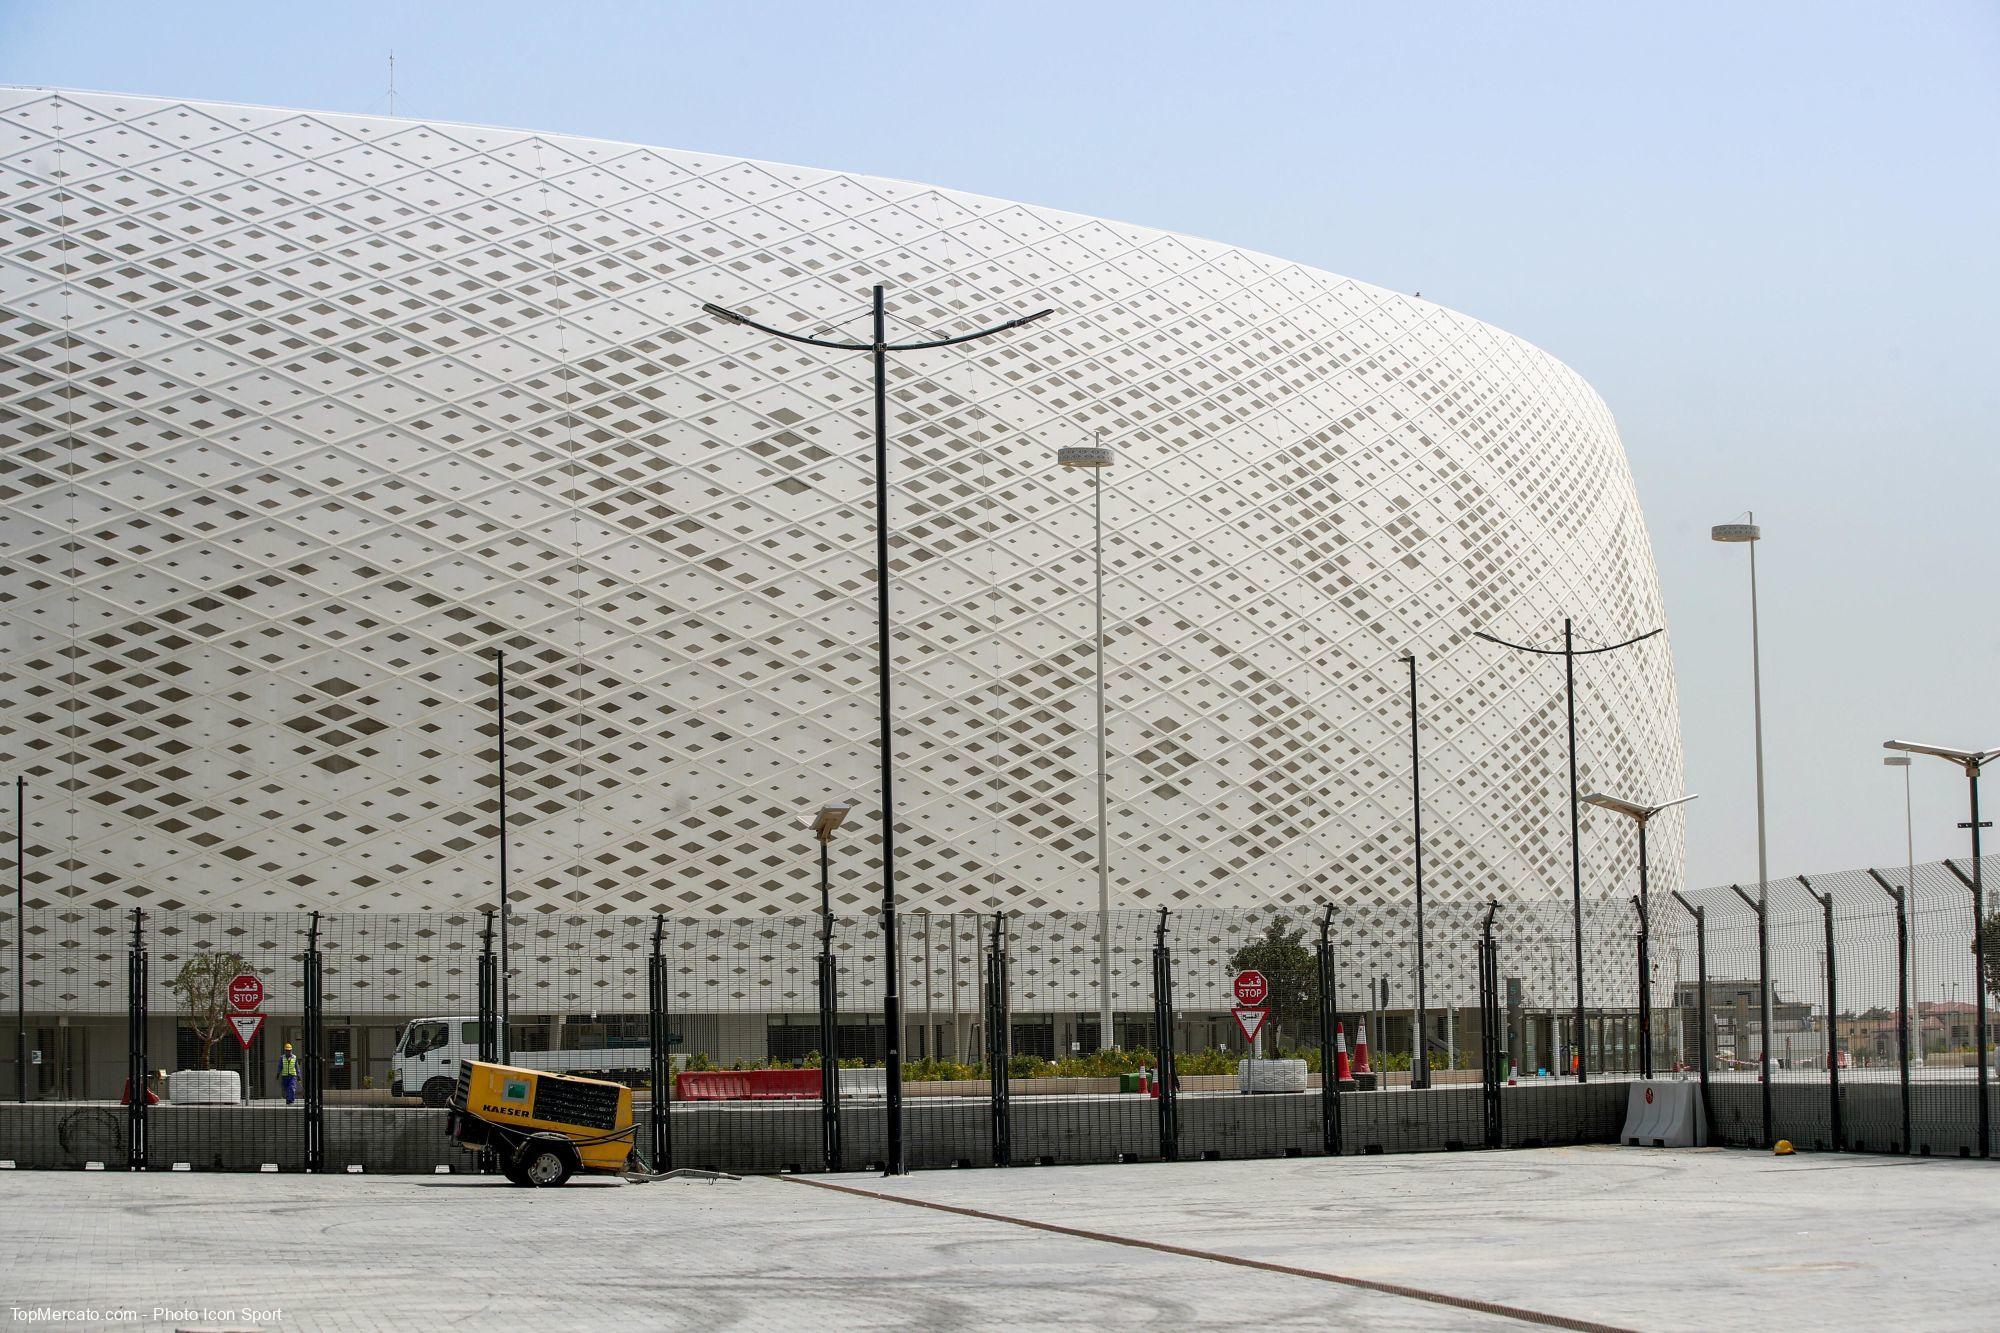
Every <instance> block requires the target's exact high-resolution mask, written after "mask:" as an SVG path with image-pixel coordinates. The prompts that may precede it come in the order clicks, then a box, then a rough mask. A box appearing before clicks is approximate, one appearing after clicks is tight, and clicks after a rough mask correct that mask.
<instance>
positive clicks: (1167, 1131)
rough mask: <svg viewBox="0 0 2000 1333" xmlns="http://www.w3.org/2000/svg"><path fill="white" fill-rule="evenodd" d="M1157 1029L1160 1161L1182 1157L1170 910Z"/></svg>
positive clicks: (1160, 953) (1157, 970) (1156, 968)
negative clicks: (1175, 1050) (1175, 1051)
mask: <svg viewBox="0 0 2000 1333" xmlns="http://www.w3.org/2000/svg"><path fill="white" fill-rule="evenodd" d="M1153 1029H1154V1031H1155V1032H1157V1033H1158V1034H1159V1043H1158V1045H1159V1048H1160V1051H1159V1059H1160V1068H1159V1080H1160V1160H1162V1161H1166V1162H1173V1161H1178V1160H1179V1159H1180V1155H1181V1121H1180V1105H1179V1102H1178V1100H1177V1098H1178V1095H1179V1094H1178V1090H1177V1086H1176V1085H1177V1084H1178V1083H1179V1081H1180V1080H1179V1078H1178V1077H1177V1076H1176V1075H1175V1073H1174V957H1173V953H1172V951H1171V950H1169V949H1168V948H1167V909H1166V908H1164V907H1162V908H1161V909H1160V925H1159V931H1158V933H1157V934H1156V935H1155V936H1154V939H1153Z"/></svg>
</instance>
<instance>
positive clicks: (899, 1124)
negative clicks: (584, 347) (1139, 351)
mask: <svg viewBox="0 0 2000 1333" xmlns="http://www.w3.org/2000/svg"><path fill="white" fill-rule="evenodd" d="M701 308H702V310H703V311H705V312H706V313H708V314H709V315H711V316H713V317H714V318H716V319H719V320H721V321H722V322H723V323H725V324H736V325H740V326H741V327H743V328H749V329H756V330H757V331H758V332H759V333H768V334H770V335H771V336H772V337H773V338H783V339H784V340H785V341H786V342H795V343H803V344H805V345H806V346H808V347H824V348H827V349H828V350H830V351H835V352H867V353H868V354H869V355H870V357H871V358H872V359H873V361H874V363H875V676H876V699H877V709H878V711H879V712H880V713H881V718H880V729H881V730H880V734H881V753H880V756H879V759H878V762H879V764H880V766H881V784H882V1025H883V1027H884V1028H885V1029H886V1032H885V1035H886V1037H887V1041H888V1050H887V1052H886V1055H887V1058H886V1059H885V1060H884V1061H883V1063H884V1064H885V1065H887V1066H888V1068H887V1069H886V1070H885V1071H884V1073H885V1075H886V1076H887V1078H888V1083H889V1088H888V1094H887V1099H886V1105H885V1107H884V1109H885V1110H886V1111H887V1112H888V1115H887V1120H888V1135H887V1138H888V1144H887V1146H888V1153H887V1158H888V1160H887V1161H886V1162H885V1163H884V1165H883V1171H882V1174H884V1175H888V1176H900V1175H906V1174H908V1168H907V1167H906V1165H905V1161H904V1155H903V1039H902V1030H903V993H902V989H901V987H900V985H899V984H898V982H897V978H896V950H897V944H898V941H897V937H896V792H895V772H894V769H895V713H894V710H893V707H892V703H893V700H892V697H891V695H892V689H891V683H890V674H889V353H891V352H922V351H927V350H929V349H931V348H936V347H956V346H957V345H958V344H960V343H969V342H973V341H976V340H977V339H980V338H987V337H991V336H993V335H994V334H996V333H1005V332H1006V331H1007V330H1009V329H1018V328H1020V327H1021V326H1023V325H1025V324H1032V323H1034V322H1035V321H1036V320H1038V319H1041V318H1042V317H1043V316H1045V315H1051V314H1054V313H1055V312H1054V311H1053V310H1037V311H1036V312H1035V313H1034V314H1032V315H1022V316H1021V317H1020V318H1018V319H1010V320H1007V321H1006V322H1005V323H1001V324H995V325H994V326H993V327H991V328H986V329H978V330H975V331H974V332H972V333H961V334H957V335H954V336H953V337H950V338H926V339H920V340H919V341H917V342H908V343H892V342H890V341H889V319H888V314H887V312H886V311H885V309H884V306H883V303H882V284H881V283H876V284H875V304H874V317H875V318H874V325H873V336H872V337H871V338H870V339H869V341H867V342H841V341H838V340H836V339H832V338H811V337H807V336H806V335H805V334H802V333H787V332H785V330H783V329H774V328H772V327H771V326H770V325H769V324H762V323H759V322H758V321H756V320H754V319H751V318H750V317H749V316H748V315H743V314H739V313H737V312H736V311H734V310H728V309H725V308H724V307H722V306H719V305H716V304H714V303H713V302H708V301H705V302H703V303H702V307H701Z"/></svg>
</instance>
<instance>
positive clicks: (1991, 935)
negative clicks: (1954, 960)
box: [1972, 912, 2000, 996]
mask: <svg viewBox="0 0 2000 1333" xmlns="http://www.w3.org/2000/svg"><path fill="white" fill-rule="evenodd" d="M1972 951H1973V953H1974V954H1976V955H1977V956H1978V958H1979V980H1980V982H1981V983H1982V984H1983V985H1984V986H1985V987H1986V993H1987V994H1988V995H1993V996H2000V912H1995V913H1993V914H1992V915H1991V916H1989V917H1987V918H1986V920H1985V922H1984V924H1982V925H1981V926H1980V928H1979V941H1978V943H1976V944H1974V945H1973V946H1972Z"/></svg>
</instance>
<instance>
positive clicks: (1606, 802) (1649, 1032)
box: [1583, 791, 1696, 1078]
mask: <svg viewBox="0 0 2000 1333" xmlns="http://www.w3.org/2000/svg"><path fill="white" fill-rule="evenodd" d="M1695 795H1696V793H1693V792H1690V793H1688V794H1687V795H1686V796H1676V797H1675V798H1674V799H1673V800H1671V801H1661V802H1660V803H1659V804H1658V805H1641V804H1640V803H1639V802H1637V801H1626V800H1621V799H1620V798H1618V797H1616V796H1607V795H1605V794H1604V793H1603V792H1601V791H1593V792H1586V793H1585V794H1584V797H1583V803H1584V804H1585V805H1594V806H1596V807H1597V808H1598V809H1600V810H1610V811H1613V812H1615V813H1617V814H1621V815H1624V816H1625V817H1626V818H1627V819H1629V820H1631V821H1632V822H1633V823H1635V824H1637V825H1638V826H1639V949H1640V963H1639V1072H1640V1074H1641V1075H1642V1076H1643V1077H1646V1078H1651V1077H1652V1076H1653V996H1652V987H1651V984H1650V983H1651V980H1652V978H1651V977H1649V976H1648V975H1647V954H1648V951H1649V950H1650V948H1651V945H1652V939H1653V902H1652V897H1651V892H1650V885H1649V884H1648V882H1647V872H1646V825H1648V824H1650V823H1652V822H1653V816H1654V815H1657V814H1659V813H1660V812H1661V811H1662V810H1671V809H1673V808H1674V807H1675V806H1677V805H1686V804H1687V803H1688V802H1689V801H1692V800H1694V799H1695Z"/></svg>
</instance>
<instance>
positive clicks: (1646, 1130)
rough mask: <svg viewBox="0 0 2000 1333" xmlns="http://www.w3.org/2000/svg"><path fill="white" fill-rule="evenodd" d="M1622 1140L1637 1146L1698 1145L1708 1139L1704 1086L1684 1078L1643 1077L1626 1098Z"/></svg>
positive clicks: (1620, 1137) (1620, 1136)
mask: <svg viewBox="0 0 2000 1333" xmlns="http://www.w3.org/2000/svg"><path fill="white" fill-rule="evenodd" d="M1618 1141H1619V1142H1620V1143H1623V1144H1626V1145H1627V1146H1629V1147H1637V1148H1698V1147H1700V1146H1702V1145H1703V1144H1704V1143H1706V1142H1708V1126H1707V1124H1705V1123H1704V1122H1703V1120H1702V1114H1701V1085H1700V1084H1699V1083H1696V1082H1692V1081H1689V1080H1684V1079H1662V1078H1654V1079H1640V1080H1637V1081H1636V1082H1634V1083H1633V1084H1632V1085H1631V1091H1630V1092H1629V1093H1627V1094H1626V1099H1625V1127H1624V1129H1622V1130H1620V1131H1619V1133H1618Z"/></svg>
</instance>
